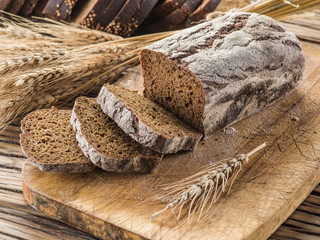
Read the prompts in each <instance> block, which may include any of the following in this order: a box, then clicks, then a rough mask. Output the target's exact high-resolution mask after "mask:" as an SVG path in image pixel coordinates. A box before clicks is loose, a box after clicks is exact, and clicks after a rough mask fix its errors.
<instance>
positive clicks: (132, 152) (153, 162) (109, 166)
mask: <svg viewBox="0 0 320 240" xmlns="http://www.w3.org/2000/svg"><path fill="white" fill-rule="evenodd" d="M71 124H72V126H73V129H74V130H75V132H76V138H77V140H78V143H79V147H80V148H81V150H82V152H83V153H84V154H85V155H86V156H87V157H88V158H89V159H90V160H91V161H92V162H93V163H94V164H95V165H96V166H98V167H100V168H102V169H103V170H106V171H110V172H140V173H150V172H153V171H154V170H155V169H156V167H157V166H158V164H159V163H160V161H161V159H162V154H158V153H155V152H153V151H151V150H149V149H147V148H144V147H142V146H141V145H140V144H138V143H137V142H136V141H134V140H133V139H132V138H131V137H129V136H128V135H126V134H125V133H124V132H123V131H122V130H121V129H120V128H119V127H118V125H117V124H116V123H115V122H114V121H113V120H112V119H111V118H109V117H108V116H107V115H105V114H104V113H103V112H102V110H101V108H100V106H99V104H98V103H97V102H96V99H94V98H86V97H79V98H78V99H77V100H76V102H75V104H74V107H73V110H72V115H71Z"/></svg>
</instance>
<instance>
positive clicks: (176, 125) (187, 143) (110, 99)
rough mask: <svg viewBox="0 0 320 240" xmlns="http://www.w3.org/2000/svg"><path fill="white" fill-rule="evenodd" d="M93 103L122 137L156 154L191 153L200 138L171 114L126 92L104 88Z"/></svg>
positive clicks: (111, 86)
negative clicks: (117, 127)
mask: <svg viewBox="0 0 320 240" xmlns="http://www.w3.org/2000/svg"><path fill="white" fill-rule="evenodd" d="M97 102H98V103H99V104H100V106H101V108H102V110H103V112H104V113H106V114H107V115H108V116H109V117H111V118H112V119H113V120H114V121H115V122H116V123H117V124H118V125H119V127H120V128H121V129H122V130H123V131H124V132H125V133H126V134H128V135H129V136H131V137H132V138H133V139H135V140H136V141H137V142H139V143H140V144H141V145H143V146H145V147H148V148H150V149H152V150H154V151H156V152H159V153H164V154H166V153H175V152H178V151H180V150H193V149H194V148H195V147H196V145H197V144H198V142H199V141H200V139H201V137H202V135H201V134H200V133H199V132H197V131H195V130H193V129H192V128H190V127H189V126H187V125H186V124H184V123H183V122H182V121H181V120H179V119H178V118H177V117H175V116H174V115H173V114H172V113H170V112H168V111H166V110H165V109H164V108H162V107H160V106H159V105H157V104H155V103H154V102H152V101H150V100H149V99H147V98H144V97H143V96H141V95H138V94H137V93H135V92H131V91H129V90H127V89H124V88H121V87H118V86H114V85H105V86H103V87H102V88H101V91H100V93H99V96H98V98H97Z"/></svg>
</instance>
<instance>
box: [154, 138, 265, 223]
mask: <svg viewBox="0 0 320 240" xmlns="http://www.w3.org/2000/svg"><path fill="white" fill-rule="evenodd" d="M264 147H266V143H263V144H261V145H259V146H258V147H256V148H254V149H253V150H252V151H250V152H249V153H247V154H240V155H239V156H237V157H235V158H231V159H225V160H221V161H219V162H217V163H213V164H209V165H208V166H206V167H205V168H204V169H203V170H201V171H200V172H198V173H196V174H194V175H192V176H190V177H187V178H185V179H182V180H180V181H178V182H176V183H173V184H170V185H167V186H165V187H164V188H163V190H162V193H161V194H160V198H161V199H170V201H169V203H168V204H167V205H166V207H165V208H163V209H162V210H161V211H159V212H156V213H155V214H153V215H152V216H151V219H155V218H157V217H158V216H159V215H161V214H162V213H163V212H165V211H166V210H168V209H172V210H173V211H174V210H175V209H177V212H178V214H177V219H178V220H179V219H180V216H181V213H182V210H183V209H184V207H187V208H188V218H187V221H188V222H191V220H192V217H193V215H194V214H195V213H196V212H198V213H199V216H198V221H199V220H200V218H201V216H202V214H203V212H204V209H205V207H207V209H206V211H209V210H210V209H211V207H212V205H213V204H214V203H215V202H217V201H218V199H219V198H220V196H221V194H222V193H224V192H225V191H226V190H228V189H229V191H230V189H231V186H232V183H233V181H234V180H235V178H236V177H237V175H238V173H239V172H240V170H241V168H242V166H243V164H244V163H245V162H248V161H249V158H250V157H251V156H252V155H253V154H255V153H256V152H258V151H260V150H261V149H263V148H264ZM230 182H231V184H230V185H228V184H229V183H230ZM227 186H229V188H228V187H227Z"/></svg>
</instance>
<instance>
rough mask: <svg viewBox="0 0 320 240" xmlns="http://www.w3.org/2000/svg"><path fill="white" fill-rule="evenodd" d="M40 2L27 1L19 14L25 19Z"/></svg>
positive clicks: (34, 0) (35, 0) (36, 0)
mask: <svg viewBox="0 0 320 240" xmlns="http://www.w3.org/2000/svg"><path fill="white" fill-rule="evenodd" d="M38 1H39V0H26V1H25V2H24V4H23V6H22V7H21V9H20V11H19V13H18V14H19V15H21V16H23V17H26V16H29V15H30V14H31V13H32V11H33V9H34V8H35V6H36V5H37V3H38Z"/></svg>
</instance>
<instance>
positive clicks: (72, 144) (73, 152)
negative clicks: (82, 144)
mask: <svg viewBox="0 0 320 240" xmlns="http://www.w3.org/2000/svg"><path fill="white" fill-rule="evenodd" d="M70 117H71V111H68V110H57V109H55V108H53V109H42V110H37V111H34V112H32V113H30V114H29V115H27V116H26V117H25V118H24V119H23V120H22V121H21V130H22V133H21V134H20V145H21V148H22V151H23V152H24V154H25V155H26V156H27V158H28V159H29V160H30V162H31V163H32V164H33V165H34V166H36V167H38V168H39V169H40V170H42V171H44V172H74V173H83V172H90V171H92V170H93V169H94V168H95V166H94V165H93V163H92V162H91V161H90V160H89V159H88V158H86V157H85V156H84V155H83V153H82V152H81V150H80V148H79V147H78V142H77V140H76V134H75V133H74V131H73V129H72V126H71V124H70Z"/></svg>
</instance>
